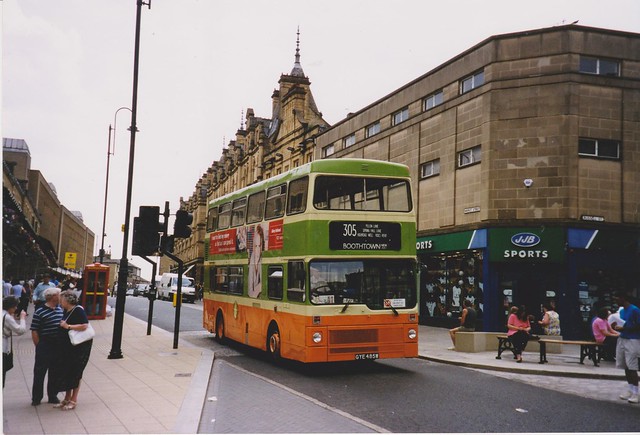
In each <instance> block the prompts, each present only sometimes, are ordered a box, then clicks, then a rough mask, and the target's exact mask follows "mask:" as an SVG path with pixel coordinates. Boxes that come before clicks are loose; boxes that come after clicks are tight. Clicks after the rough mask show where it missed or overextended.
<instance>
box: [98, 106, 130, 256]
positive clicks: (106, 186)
mask: <svg viewBox="0 0 640 435" xmlns="http://www.w3.org/2000/svg"><path fill="white" fill-rule="evenodd" d="M122 109H127V110H128V111H129V112H131V109H129V108H128V107H121V108H119V109H118V110H116V113H115V114H114V115H113V128H111V124H109V140H108V141H107V177H106V180H105V182H104V211H103V213H102V242H101V243H100V264H102V263H103V262H104V238H105V236H106V233H105V227H106V225H107V195H108V194H109V162H110V160H111V156H112V155H115V153H116V122H117V120H118V118H117V116H118V112H119V111H121V110H122ZM112 131H113V151H111V132H112Z"/></svg>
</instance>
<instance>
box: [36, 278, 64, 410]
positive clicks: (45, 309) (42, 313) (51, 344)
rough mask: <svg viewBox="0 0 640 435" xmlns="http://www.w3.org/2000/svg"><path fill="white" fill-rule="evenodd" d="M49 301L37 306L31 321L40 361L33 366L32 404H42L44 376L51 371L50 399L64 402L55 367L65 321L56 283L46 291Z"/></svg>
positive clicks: (37, 358)
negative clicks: (60, 328)
mask: <svg viewBox="0 0 640 435" xmlns="http://www.w3.org/2000/svg"><path fill="white" fill-rule="evenodd" d="M43 295H44V299H45V303H44V304H43V305H41V306H40V307H39V308H37V309H36V310H35V312H34V313H33V320H32V321H31V338H32V339H33V344H35V346H36V362H35V365H34V367H33V388H32V390H31V405H32V406H38V405H39V404H40V402H41V401H42V397H43V395H44V392H43V388H44V377H45V375H46V374H47V371H48V372H49V378H48V380H47V397H48V399H49V403H60V400H58V397H57V394H58V392H57V391H56V385H55V381H56V379H55V373H52V370H51V369H52V367H53V364H54V359H55V355H56V351H57V348H58V327H59V326H60V321H62V308H60V306H59V305H58V304H59V302H60V301H59V299H60V289H58V288H55V287H52V288H47V289H46V290H44V292H43Z"/></svg>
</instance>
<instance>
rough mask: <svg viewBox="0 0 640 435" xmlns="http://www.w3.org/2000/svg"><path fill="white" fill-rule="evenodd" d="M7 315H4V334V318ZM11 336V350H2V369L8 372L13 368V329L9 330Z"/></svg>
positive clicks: (3, 318)
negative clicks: (5, 351)
mask: <svg viewBox="0 0 640 435" xmlns="http://www.w3.org/2000/svg"><path fill="white" fill-rule="evenodd" d="M6 317H7V315H6V314H5V315H4V316H2V333H3V334H4V320H5V318H6ZM9 334H10V337H11V348H10V350H9V352H7V353H4V352H2V370H3V371H5V372H8V371H9V370H11V369H12V368H13V331H9Z"/></svg>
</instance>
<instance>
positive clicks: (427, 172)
mask: <svg viewBox="0 0 640 435" xmlns="http://www.w3.org/2000/svg"><path fill="white" fill-rule="evenodd" d="M439 174H440V159H435V160H431V161H430V162H426V163H423V164H422V165H420V178H421V179H424V178H429V177H433V176H435V175H439Z"/></svg>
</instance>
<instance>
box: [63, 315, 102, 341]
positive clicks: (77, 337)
mask: <svg viewBox="0 0 640 435" xmlns="http://www.w3.org/2000/svg"><path fill="white" fill-rule="evenodd" d="M75 309H76V307H73V310H75ZM73 310H71V312H72V313H73ZM69 317H71V313H69ZM95 336H96V331H95V329H93V326H91V323H87V329H85V330H83V331H77V330H75V329H69V340H70V341H71V344H72V345H74V346H77V345H79V344H80V343H84V342H85V341H89V340H91V339H92V338H93V337H95Z"/></svg>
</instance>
